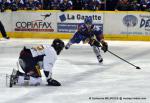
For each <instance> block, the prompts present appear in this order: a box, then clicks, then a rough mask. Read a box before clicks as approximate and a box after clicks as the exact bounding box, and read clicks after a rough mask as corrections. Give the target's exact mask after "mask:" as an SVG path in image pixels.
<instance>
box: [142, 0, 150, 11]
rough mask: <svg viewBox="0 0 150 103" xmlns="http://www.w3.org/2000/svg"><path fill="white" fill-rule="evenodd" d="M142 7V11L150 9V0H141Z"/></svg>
mask: <svg viewBox="0 0 150 103" xmlns="http://www.w3.org/2000/svg"><path fill="white" fill-rule="evenodd" d="M140 8H141V10H142V11H144V10H147V9H150V0H141V1H140Z"/></svg>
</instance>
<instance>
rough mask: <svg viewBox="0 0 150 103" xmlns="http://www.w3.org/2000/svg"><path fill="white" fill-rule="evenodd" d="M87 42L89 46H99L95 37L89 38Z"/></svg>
mask: <svg viewBox="0 0 150 103" xmlns="http://www.w3.org/2000/svg"><path fill="white" fill-rule="evenodd" d="M89 44H90V45H91V46H96V47H101V45H100V43H99V42H98V41H97V40H95V39H91V40H90V41H89Z"/></svg>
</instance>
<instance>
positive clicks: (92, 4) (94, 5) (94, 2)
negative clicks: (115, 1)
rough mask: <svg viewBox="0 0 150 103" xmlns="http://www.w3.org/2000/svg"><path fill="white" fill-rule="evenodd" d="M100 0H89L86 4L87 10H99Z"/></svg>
mask: <svg viewBox="0 0 150 103" xmlns="http://www.w3.org/2000/svg"><path fill="white" fill-rule="evenodd" d="M101 3H102V2H101V0H90V1H89V5H88V10H100V9H101Z"/></svg>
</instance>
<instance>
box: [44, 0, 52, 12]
mask: <svg viewBox="0 0 150 103" xmlns="http://www.w3.org/2000/svg"><path fill="white" fill-rule="evenodd" d="M43 9H44V10H50V9H51V0H43Z"/></svg>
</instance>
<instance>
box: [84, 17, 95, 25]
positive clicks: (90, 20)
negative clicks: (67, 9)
mask: <svg viewBox="0 0 150 103" xmlns="http://www.w3.org/2000/svg"><path fill="white" fill-rule="evenodd" d="M84 23H85V24H87V25H92V23H93V20H92V17H91V16H89V17H86V18H85V19H84Z"/></svg>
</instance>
